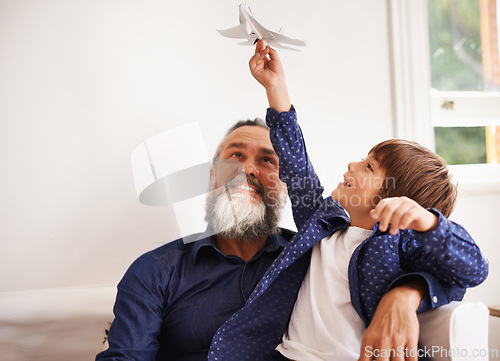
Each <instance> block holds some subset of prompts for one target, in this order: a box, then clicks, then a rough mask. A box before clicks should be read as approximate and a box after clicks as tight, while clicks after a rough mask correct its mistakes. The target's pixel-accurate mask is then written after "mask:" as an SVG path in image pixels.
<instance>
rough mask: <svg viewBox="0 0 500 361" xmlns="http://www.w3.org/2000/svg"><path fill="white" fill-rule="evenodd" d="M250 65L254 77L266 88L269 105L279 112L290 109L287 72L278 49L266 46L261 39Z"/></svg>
mask: <svg viewBox="0 0 500 361" xmlns="http://www.w3.org/2000/svg"><path fill="white" fill-rule="evenodd" d="M249 66H250V72H251V73H252V75H253V77H254V78H255V79H256V80H257V81H258V82H259V83H260V84H262V86H264V88H265V89H266V93H267V99H268V101H269V107H271V108H273V109H274V110H276V111H278V112H279V113H281V112H287V111H289V110H290V108H291V106H292V104H291V102H290V97H289V96H288V88H287V86H286V82H285V72H284V70H283V67H282V65H281V61H280V58H279V56H278V53H277V52H276V50H274V49H272V48H271V47H269V46H266V47H265V48H264V45H263V43H262V40H259V41H258V43H257V46H256V47H255V54H254V56H253V57H252V58H251V59H250V62H249Z"/></svg>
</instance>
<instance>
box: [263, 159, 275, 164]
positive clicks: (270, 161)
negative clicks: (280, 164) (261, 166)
mask: <svg viewBox="0 0 500 361" xmlns="http://www.w3.org/2000/svg"><path fill="white" fill-rule="evenodd" d="M262 160H263V161H264V162H265V163H271V164H274V161H273V160H272V159H271V158H267V157H265V158H263V159H262Z"/></svg>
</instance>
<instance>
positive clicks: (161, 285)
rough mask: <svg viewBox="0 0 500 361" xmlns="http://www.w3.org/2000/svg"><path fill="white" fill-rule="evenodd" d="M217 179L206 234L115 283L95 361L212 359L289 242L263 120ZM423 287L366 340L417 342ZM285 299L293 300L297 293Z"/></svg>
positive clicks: (393, 307) (219, 157)
mask: <svg viewBox="0 0 500 361" xmlns="http://www.w3.org/2000/svg"><path fill="white" fill-rule="evenodd" d="M210 178H211V181H210V184H211V186H210V187H211V192H209V194H208V196H207V203H206V220H207V222H208V228H207V230H206V231H205V232H204V233H202V234H196V235H192V236H190V237H187V238H185V239H179V240H176V241H173V242H170V243H167V244H166V245H164V246H162V247H159V248H157V249H155V250H153V251H151V252H149V253H146V254H144V255H142V256H141V257H139V258H138V259H137V260H136V261H135V262H134V263H133V264H132V265H131V267H130V268H129V269H128V271H127V272H126V274H125V275H124V277H123V279H122V280H121V282H120V283H119V285H118V294H117V298H116V302H115V306H114V314H115V320H114V321H113V324H112V326H111V329H110V331H109V337H108V340H109V348H108V350H106V351H104V352H101V353H100V354H98V355H97V357H96V360H97V361H104V360H107V361H110V360H114V361H125V360H127V361H128V360H137V361H146V360H148V361H152V360H206V359H207V355H208V352H209V349H210V345H211V343H212V339H213V337H214V334H215V333H216V331H217V329H218V328H219V327H220V326H221V325H222V324H223V323H224V322H225V321H226V320H228V319H229V318H230V317H231V316H232V315H233V314H235V313H236V312H237V311H238V310H240V309H241V308H242V307H243V306H244V305H245V304H246V301H247V299H248V298H249V297H250V295H251V293H252V291H253V289H254V287H255V286H256V285H257V283H258V282H259V280H260V279H261V278H262V277H263V275H264V273H265V271H266V270H267V269H268V268H269V267H270V265H271V264H272V262H273V260H274V259H275V258H276V257H277V256H278V255H279V253H280V252H281V250H282V249H283V247H284V246H285V245H286V243H287V242H288V241H289V240H290V239H291V238H292V236H293V232H291V231H288V230H284V229H279V228H278V221H279V214H280V210H281V208H282V206H283V203H284V199H285V197H286V193H285V192H286V191H285V187H284V185H283V184H282V183H281V181H280V180H279V177H278V157H277V155H276V153H275V152H274V150H273V147H272V145H271V142H270V140H269V129H268V128H267V127H266V125H265V124H264V123H263V122H262V121H258V120H255V121H243V122H239V123H237V124H236V125H235V126H233V127H232V128H231V129H230V130H229V132H228V133H227V135H226V137H225V139H224V140H223V141H222V143H221V145H220V146H219V149H218V151H217V154H216V156H215V158H214V163H213V167H212V169H211V177H210ZM304 262H307V259H306V258H304ZM300 277H301V276H300V275H299V276H298V278H297V279H296V282H299V284H300V282H302V279H301V278H300ZM421 286H422V285H421V284H418V283H417V284H415V285H412V286H410V287H408V286H407V285H406V286H402V287H398V288H396V289H393V290H392V291H390V292H389V293H388V294H387V295H386V296H385V297H384V298H383V299H382V301H381V302H380V304H379V307H378V310H377V314H378V317H377V316H376V317H375V318H374V321H373V322H372V326H371V328H372V329H373V330H374V331H372V332H368V336H366V337H367V340H365V341H366V343H368V344H372V345H373V346H374V347H377V346H378V345H381V343H380V338H383V341H384V345H388V344H387V340H390V342H389V344H390V345H396V344H397V345H399V344H403V345H405V344H407V339H415V338H417V337H418V322H417V319H416V316H415V309H416V308H417V307H418V304H419V303H420V300H421V298H422V297H423V294H424V293H425V292H426V291H427V290H426V289H425V287H421ZM288 297H289V298H290V299H291V302H294V300H295V298H296V294H291V295H289V296H288ZM278 307H279V305H278ZM386 330H389V331H387V332H385V331H386ZM278 332H281V331H278ZM393 341H394V342H393ZM215 347H216V346H215ZM270 352H274V351H273V350H270ZM276 357H278V358H279V357H280V356H279V354H277V353H276ZM234 359H238V357H236V356H235V358H234Z"/></svg>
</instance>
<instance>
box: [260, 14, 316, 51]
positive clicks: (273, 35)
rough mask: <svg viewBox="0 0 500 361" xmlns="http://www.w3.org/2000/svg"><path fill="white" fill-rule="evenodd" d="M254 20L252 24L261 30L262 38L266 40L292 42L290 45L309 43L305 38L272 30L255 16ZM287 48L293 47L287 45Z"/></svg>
mask: <svg viewBox="0 0 500 361" xmlns="http://www.w3.org/2000/svg"><path fill="white" fill-rule="evenodd" d="M252 20H253V21H252V25H253V26H255V27H256V28H257V29H258V30H259V32H260V34H261V35H262V38H263V39H264V40H269V41H274V42H279V43H285V44H290V45H296V46H306V45H307V42H306V41H305V40H299V39H292V38H289V37H288V36H285V35H283V34H280V33H278V32H276V31H272V30H270V29H268V28H266V27H264V26H262V25H260V23H259V22H258V21H256V20H255V18H253V19H252ZM285 49H291V48H288V47H285Z"/></svg>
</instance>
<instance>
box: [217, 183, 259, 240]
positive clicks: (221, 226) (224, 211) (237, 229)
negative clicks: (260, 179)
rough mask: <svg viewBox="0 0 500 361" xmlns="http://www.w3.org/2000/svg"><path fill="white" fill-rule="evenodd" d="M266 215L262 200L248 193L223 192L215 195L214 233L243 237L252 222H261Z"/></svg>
mask: <svg viewBox="0 0 500 361" xmlns="http://www.w3.org/2000/svg"><path fill="white" fill-rule="evenodd" d="M265 215H266V206H265V205H264V202H262V201H257V200H256V199H254V198H253V197H252V196H251V195H249V194H244V193H234V194H229V192H224V193H222V194H220V195H219V196H218V197H217V200H216V201H215V204H214V208H213V218H212V220H213V224H212V227H214V232H215V233H221V234H222V235H225V234H226V233H227V235H231V236H232V237H231V238H237V239H243V238H245V233H246V232H247V231H248V230H249V228H251V227H252V226H253V225H254V224H257V223H261V222H262V221H263V220H264V217H265Z"/></svg>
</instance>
